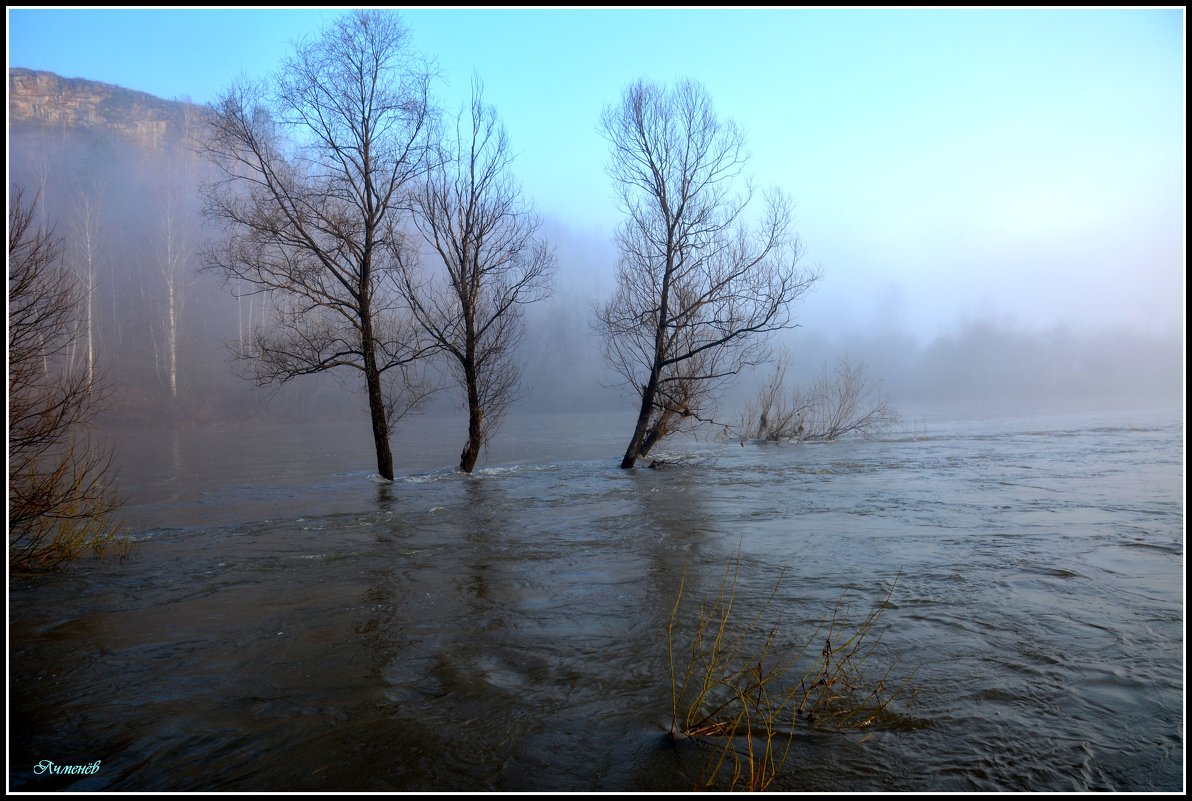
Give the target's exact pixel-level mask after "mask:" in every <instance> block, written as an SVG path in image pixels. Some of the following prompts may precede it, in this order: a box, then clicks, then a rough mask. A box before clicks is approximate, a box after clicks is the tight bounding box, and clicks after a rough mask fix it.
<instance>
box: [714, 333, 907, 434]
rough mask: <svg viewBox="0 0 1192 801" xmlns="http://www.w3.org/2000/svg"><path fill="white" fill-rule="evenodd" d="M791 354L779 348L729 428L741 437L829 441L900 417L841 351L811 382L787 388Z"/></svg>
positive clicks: (879, 428) (879, 427) (887, 424)
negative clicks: (831, 367)
mask: <svg viewBox="0 0 1192 801" xmlns="http://www.w3.org/2000/svg"><path fill="white" fill-rule="evenodd" d="M789 367H790V356H789V355H788V354H786V353H784V354H783V355H782V356H781V357H779V359H778V361H777V362H776V363H775V365H774V372H773V373H772V374H771V376H770V379H769V380H768V381H767V382H766V383H765V385H764V386H763V387H762V389H761V391H760V392H759V393H758V396H757V399H756V400H755V401H753V402H752V403H751V404H750V405H749V406H748V407H747V408H746V409H745V411H744V412H743V413H742V414H741V417H740V419H739V420H738V421H737V424H736V426H733V427H731V429H729V430H730V431H731V432H732V436H735V437H736V438H737V439H739V440H740V441H741V442H745V441H747V440H755V441H758V440H760V441H765V442H787V441H795V442H809V441H828V440H835V439H840V438H841V437H844V436H847V435H850V434H858V435H861V436H870V435H873V434H876V433H878V432H880V431H882V430H885V429H887V428H889V427H890V426H892V425H895V424H896V423H897V422H898V420H899V416H898V413H897V412H896V411H894V409H893V408H892V407H891V406H890V401H889V399H888V398H887V397H886V395H885V393H883V392H882V390H881V388H880V386H873V385H870V384H869V383H868V382H867V380H866V377H865V369H864V367H863V366H861V365H858V364H853V363H852V362H851V361H849V358H848V356H844V357H842V358H841V359H840V361H839V362H838V363H837V364H836V369H835V370H833V371H832V372H831V373H829V372H828V368H827V366H825V367H824V369H823V371H822V372H821V373H820V375H819V377H818V378H816V379H815V380H814V381H813V382H812V383H811V384H810V385H808V386H806V387H800V388H797V389H795V390H793V391H792V390H788V389H787V371H788V369H789Z"/></svg>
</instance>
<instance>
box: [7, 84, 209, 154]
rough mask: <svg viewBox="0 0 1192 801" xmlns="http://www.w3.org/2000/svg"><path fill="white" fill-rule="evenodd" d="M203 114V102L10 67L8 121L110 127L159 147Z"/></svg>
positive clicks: (146, 145)
mask: <svg viewBox="0 0 1192 801" xmlns="http://www.w3.org/2000/svg"><path fill="white" fill-rule="evenodd" d="M202 113H203V110H202V108H201V107H199V106H195V105H192V104H189V103H177V102H171V101H168V100H162V99H161V98H158V97H154V96H153V95H151V94H147V93H145V92H136V91H133V90H131V89H123V88H121V87H119V86H112V85H111V84H106V83H99V82H98V81H88V80H84V79H82V78H63V77H61V76H59V75H55V74H54V73H52V72H41V71H36V70H28V69H23V68H20V67H12V68H9V70H8V121H9V125H12V124H14V123H22V124H28V125H36V126H44V127H48V128H83V129H91V130H110V131H114V132H116V133H119V134H122V135H124V136H126V137H128V138H129V139H131V140H132V141H134V142H136V143H137V145H139V146H140V147H142V148H145V149H147V150H156V149H158V148H159V147H160V146H161V145H162V144H163V143H164V142H166V141H167V140H169V139H172V138H175V137H178V138H180V137H182V136H184V135H185V132H186V129H187V128H188V127H190V126H191V125H193V123H194V121H195V119H196V118H197V117H198V116H200V115H201V114H202Z"/></svg>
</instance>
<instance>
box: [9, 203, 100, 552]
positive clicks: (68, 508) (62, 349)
mask: <svg viewBox="0 0 1192 801" xmlns="http://www.w3.org/2000/svg"><path fill="white" fill-rule="evenodd" d="M35 205H36V204H35V203H27V202H26V201H25V199H24V197H23V192H22V191H21V189H20V188H19V187H18V188H15V189H14V190H12V193H11V195H10V198H9V213H8V526H9V561H10V563H13V564H52V563H56V562H58V561H61V560H63V559H68V558H70V557H72V556H75V555H77V554H78V553H79V552H81V551H82V550H84V549H86V548H92V549H95V550H102V549H103V548H104V547H105V546H106V545H107V544H108V543H110V542H112V541H113V540H114V539H115V538H116V537H117V536H118V534H117V529H116V525H115V522H114V519H113V513H114V512H115V511H116V510H117V509H118V508H119V506H120V501H119V499H117V498H116V497H115V496H114V495H113V494H112V491H111V481H112V478H113V475H114V471H113V469H112V454H111V451H110V450H109V449H108V448H106V447H104V446H103V445H101V444H99V443H97V442H96V441H94V440H93V439H91V438H90V436H89V431H88V426H89V424H90V422H91V420H92V418H93V417H94V415H95V414H96V412H97V411H98V410H99V408H100V405H101V404H102V401H103V387H102V383H101V382H100V381H99V380H98V378H97V376H96V371H95V365H94V361H93V359H92V358H91V354H90V353H89V352H84V353H83V354H82V357H81V358H80V356H79V353H78V345H79V344H80V342H83V343H86V341H87V325H86V323H87V321H88V320H87V317H86V315H87V298H88V297H89V296H90V292H89V291H88V289H87V287H85V286H84V284H83V282H82V281H81V280H80V278H79V276H77V275H76V274H75V273H74V272H73V271H71V270H69V269H68V268H66V267H65V266H64V265H63V263H62V259H61V255H62V253H61V251H62V246H61V243H60V242H59V241H58V240H56V239H54V237H53V235H52V234H51V233H50V232H49V231H48V230H47V229H45V228H44V227H39V226H37V225H35V223H34V217H35V210H34V207H35Z"/></svg>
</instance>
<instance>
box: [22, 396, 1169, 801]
mask: <svg viewBox="0 0 1192 801" xmlns="http://www.w3.org/2000/svg"><path fill="white" fill-rule="evenodd" d="M457 428H458V426H452V427H448V423H446V422H437V421H433V420H432V421H419V422H417V423H415V424H413V425H411V426H410V430H409V431H408V432H404V433H403V434H401V435H400V436H399V437H398V438H396V439H395V447H396V449H397V450H398V460H399V462H401V463H402V465H403V466H404V469H403V471H402V474H401V475H400V476H399V478H398V480H397V481H396V482H394V483H393V484H392V485H389V484H388V483H386V482H380V481H378V480H377V478H376V477H375V476H374V475H372V473H371V472H370V470H369V467H370V465H369V461H368V460H369V458H370V454H371V447H370V445H369V443H368V441H367V439H366V437H367V430H366V427H364V426H354V427H351V428H349V427H342V426H327V427H315V428H291V429H283V428H278V429H270V430H250V429H236V428H230V429H225V430H199V431H187V432H173V431H164V432H162V431H158V432H141V433H136V434H134V433H131V432H127V433H125V434H123V435H122V436H121V437H120V438H119V442H118V444H119V445H120V448H121V455H122V459H123V461H124V462H125V465H126V467H125V469H124V471H123V480H124V488H125V491H126V493H127V494H128V495H129V496H130V505H129V507H128V517H129V520H130V522H131V523H132V525H133V527H134V531H135V532H136V539H137V541H138V543H139V554H138V556H137V558H135V559H134V560H132V561H129V562H127V563H123V564H120V563H116V562H109V561H91V560H84V561H82V562H80V563H79V564H78V565H77V566H75V567H73V568H71V569H69V570H66V571H63V572H60V573H57V574H53V575H32V576H12V577H10V590H9V602H10V606H9V623H10V628H9V633H10V645H9V666H10V683H9V693H10V695H9V699H10V734H9V736H10V740H9V742H10V746H9V751H10V765H11V775H10V787H11V788H12V789H18V790H39V789H61V788H69V789H71V790H78V791H86V790H132V791H149V790H170V791H185V790H227V791H231V790H244V791H253V790H261V791H264V790H359V791H384V790H436V789H437V790H452V789H454V790H522V789H524V790H551V789H558V790H590V789H608V790H634V789H637V790H668V789H677V790H683V789H689V788H690V787H691V785H692V781H693V779H692V776H693V775H694V771H697V770H698V767H699V765H698V764H697V763H698V755H694V756H693V754H692V751H691V750H690V749H684V748H675V747H673V746H671V745H670V744H669V742H668V741H667V740H666V739H665V737H664V736H663V735H664V732H665V730H666V727H667V725H668V723H669V721H670V713H671V689H670V679H669V674H668V662H667V643H666V629H667V623H668V619H669V617H670V615H671V610H672V608H673V606H674V602H675V598H676V593H677V592H678V590H679V584H680V580H683V581H684V598H685V599H690V600H691V602H692V604H695V603H697V602H698V600H700V599H701V598H706V597H708V595H709V594H710V593H714V592H715V591H716V589H717V588H718V587H719V585H720V581H721V580H722V578H723V577H724V575H725V570H726V567H727V566H730V565H733V564H734V563H735V562H736V557H735V556H734V554H736V553H737V552H738V551H739V553H740V557H739V563H740V567H739V579H738V585H737V600H738V603H739V605H740V607H741V608H742V609H745V610H749V609H762V608H763V605H764V604H765V601H766V599H767V598H769V597H770V595H771V593H772V592H773V593H775V594H774V597H773V600H772V601H770V604H769V606H768V607H765V609H764V614H766V615H768V616H770V617H772V618H774V619H775V620H781V621H782V631H783V637H786V638H788V639H789V641H792V642H793V641H798V640H800V638H806V637H809V636H810V635H811V634H812V633H813V632H814V631H815V628H816V625H817V624H819V623H822V622H823V621H824V620H825V619H826V618H828V617H830V616H831V614H832V610H833V608H834V606H835V604H836V602H837V601H838V600H839V599H840V598H841V597H842V594H843V596H844V598H845V600H846V601H850V602H852V604H853V605H854V607H856V608H858V609H862V610H864V609H867V608H869V607H871V606H872V605H873V604H874V603H876V602H878V601H880V600H881V599H882V598H884V597H885V594H886V593H887V592H890V591H891V589H892V590H893V592H892V596H891V598H890V602H889V605H888V608H886V609H885V611H884V613H883V615H882V617H881V619H880V622H879V629H880V633H881V635H882V637H881V640H880V643H879V646H878V649H877V651H876V653H875V656H873V657H871V660H876V661H878V662H880V663H881V664H882V665H885V666H889V665H890V664H893V668H892V669H891V673H890V680H891V681H892V682H893V681H894V680H895V679H897V680H898V681H899V682H902V681H906V682H907V685H906V687H907V690H906V692H904V694H903V695H902V696H900V697H899V698H896V699H895V701H894V702H893V703H892V704H891V706H890V707H889V709H888V710H887V712H886V714H884V715H883V716H881V717H879V718H878V719H877V720H876V721H875V722H874V723H873V724H872V725H871V726H869V727H867V728H866V729H864V730H861V731H848V732H835V731H828V730H820V729H817V728H815V727H808V728H806V729H803V730H800V731H799V732H798V734H797V736H796V738H795V741H794V747H793V750H792V752H791V756H790V758H789V760H788V762H787V764H786V770H785V771H784V773H783V775H782V777H781V778H780V779H779V781H778V783H777V784H776V785H775V786H776V787H777V788H779V789H785V790H801V791H811V790H823V791H843V790H860V791H864V790H871V791H882V790H884V791H912V790H927V791H932V790H936V791H949V790H997V791H1014V790H1049V791H1060V790H1093V791H1101V790H1119V791H1158V790H1180V789H1182V788H1183V786H1184V775H1183V761H1184V743H1183V700H1182V699H1183V667H1184V665H1183V654H1184V642H1183V621H1184V618H1183V612H1184V607H1183V571H1184V511H1183V479H1184V476H1183V436H1184V431H1183V422H1182V415H1181V413H1180V412H1178V411H1177V412H1174V413H1166V414H1164V413H1149V414H1141V413H1131V414H1100V415H1084V416H1079V415H1071V414H1070V415H1065V416H1054V415H1053V416H1042V415H1036V416H1031V417H1014V418H1006V417H1003V418H997V419H992V420H983V421H958V420H953V421H951V422H949V421H947V420H944V419H932V420H930V421H929V420H927V419H926V418H924V419H922V420H920V421H918V422H915V423H912V424H908V426H907V430H905V431H896V432H892V433H891V434H890V435H889V436H888V437H886V438H884V439H881V440H871V441H851V442H837V443H831V444H817V445H809V444H805V445H799V446H776V445H760V444H746V445H740V444H738V443H727V444H717V443H708V442H705V443H692V444H690V446H689V447H686V446H683V447H680V446H672V449H680V450H685V454H684V455H685V456H686V458H687V460H688V461H689V462H690V463H689V464H687V465H686V466H683V467H680V468H673V469H666V470H649V469H637V470H632V471H622V470H619V469H617V466H616V462H617V456H618V455H619V452H620V448H621V446H622V437H623V435H624V434H625V433H626V432H627V431H628V421H626V420H624V419H622V418H620V417H614V418H579V417H551V418H519V419H513V420H510V421H509V423H508V425H507V426H506V428H505V430H504V432H503V439H502V442H503V443H505V444H503V445H501V446H500V447H498V448H495V449H494V451H493V452H492V453H490V454H489V460H488V462H487V464H488V466H487V467H484V468H483V469H481V470H479V471H478V473H477V474H476V475H474V476H464V475H461V474H458V473H456V472H454V471H452V470H450V469H445V468H444V467H443V465H445V464H450V463H451V461H452V460H451V456H452V455H453V454H454V453H455V452H456V450H458V444H459V443H458V442H457V440H459V439H460V434H461V431H458V430H457ZM357 429H363V430H357ZM775 587H777V591H776V592H775ZM684 608H686V607H684ZM692 608H694V607H692ZM685 614H686V613H685ZM883 669H884V667H883ZM46 759H48V760H52V761H54V762H57V763H59V764H90V763H93V762H94V761H95V760H100V763H101V764H100V770H99V771H98V772H96V773H94V774H92V775H88V776H68V777H67V776H59V777H56V778H50V777H48V776H46V775H37V774H35V773H34V771H33V766H34V765H36V764H37V763H38V762H40V761H42V760H46Z"/></svg>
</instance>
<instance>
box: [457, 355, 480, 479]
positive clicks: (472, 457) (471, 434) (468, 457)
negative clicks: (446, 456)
mask: <svg viewBox="0 0 1192 801" xmlns="http://www.w3.org/2000/svg"><path fill="white" fill-rule="evenodd" d="M483 442H484V409H483V408H482V407H481V404H480V392H479V389H478V387H477V384H476V374H475V370H470V371H469V374H468V442H467V444H466V445H464V449H463V452H462V453H460V455H459V469H460V470H462V471H464V472H465V473H471V472H472V469H473V468H475V467H476V460H477V459H478V458H479V457H480V446H481V444H483Z"/></svg>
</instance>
